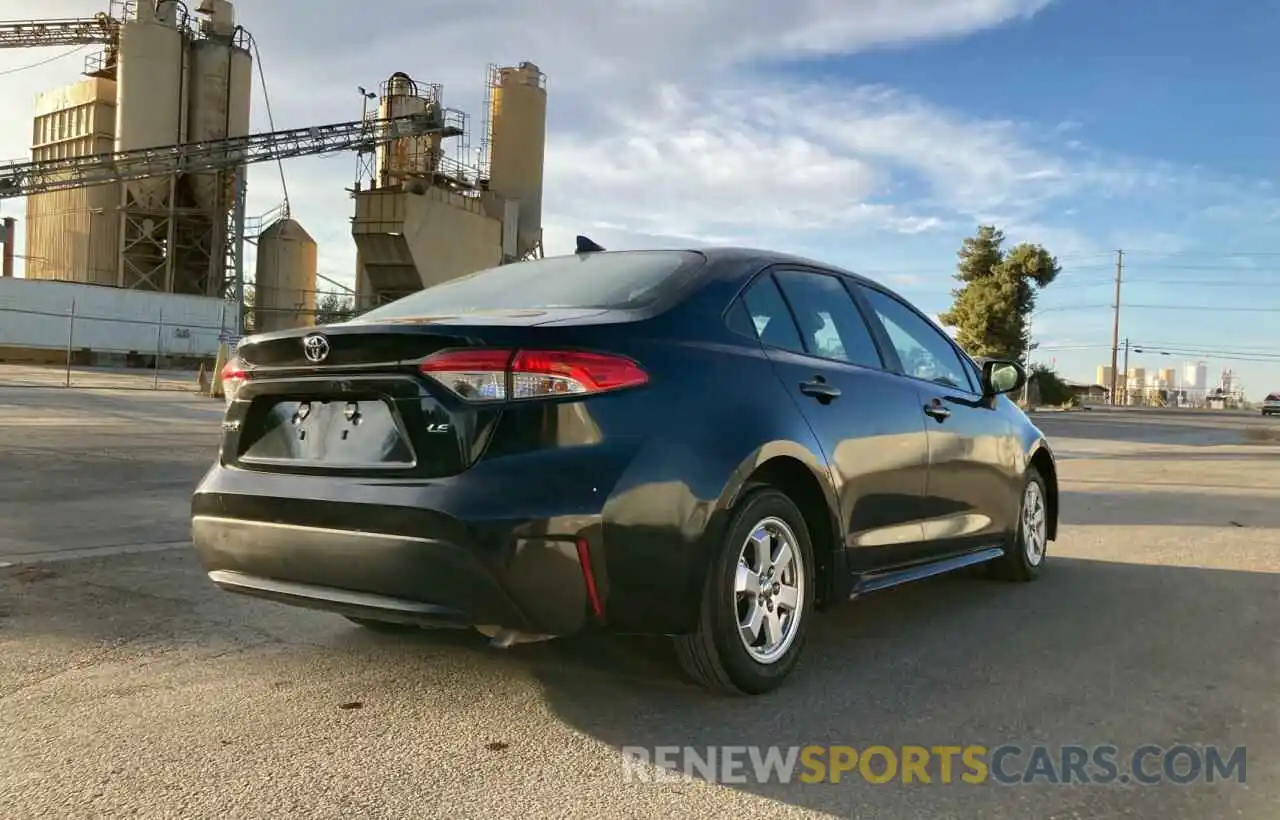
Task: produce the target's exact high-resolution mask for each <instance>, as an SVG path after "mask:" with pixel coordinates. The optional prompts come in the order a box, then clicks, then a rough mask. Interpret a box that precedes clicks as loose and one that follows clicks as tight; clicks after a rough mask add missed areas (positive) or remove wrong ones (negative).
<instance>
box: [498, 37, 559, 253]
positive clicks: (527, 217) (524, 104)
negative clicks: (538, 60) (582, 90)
mask: <svg viewBox="0 0 1280 820" xmlns="http://www.w3.org/2000/svg"><path fill="white" fill-rule="evenodd" d="M546 80H547V78H546V75H545V74H543V73H542V71H541V70H540V69H539V68H538V67H537V66H536V65H534V64H533V63H529V62H524V63H521V64H520V65H519V66H518V67H515V68H500V69H497V71H496V72H495V76H494V77H492V78H491V79H490V89H489V93H490V94H491V96H492V102H491V103H490V105H491V107H490V110H489V190H490V191H493V192H494V193H495V194H497V195H498V196H499V197H501V198H502V199H504V200H507V201H508V202H512V201H514V202H516V203H518V204H519V215H518V217H517V229H516V237H517V239H516V246H517V249H518V252H519V254H520V255H523V254H525V253H528V252H529V251H530V250H532V249H533V248H534V247H536V246H537V245H538V243H539V241H540V240H541V237H542V171H543V152H544V150H545V147H546V136H547V82H546Z"/></svg>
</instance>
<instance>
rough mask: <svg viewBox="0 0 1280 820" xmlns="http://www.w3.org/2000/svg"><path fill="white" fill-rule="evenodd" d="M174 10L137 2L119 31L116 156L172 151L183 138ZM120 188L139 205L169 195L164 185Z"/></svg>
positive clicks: (182, 55)
mask: <svg viewBox="0 0 1280 820" xmlns="http://www.w3.org/2000/svg"><path fill="white" fill-rule="evenodd" d="M179 6H180V4H179V3H176V2H173V1H172V0H161V1H160V2H159V3H152V2H148V0H142V2H139V3H138V4H137V11H136V16H135V17H134V18H132V19H129V20H126V21H124V23H123V24H121V26H120V56H119V65H118V67H117V69H116V144H115V149H116V151H132V150H134V149H136V148H155V147H159V146H164V145H173V144H175V143H179V142H183V141H184V139H185V137H186V129H185V124H186V109H187V104H186V101H187V83H186V76H187V71H186V68H187V64H186V48H185V46H186V39H185V37H184V34H183V31H182V30H181V28H180V26H179V15H180V14H181V12H180V8H179ZM125 187H126V190H127V191H128V192H129V195H130V196H132V198H133V199H134V200H136V201H137V202H138V203H139V204H141V205H147V206H156V205H161V204H162V203H164V202H165V201H166V200H167V198H168V195H169V181H168V180H167V179H161V178H156V177H153V178H151V179H143V180H137V181H133V182H129V183H127V184H126V186H125Z"/></svg>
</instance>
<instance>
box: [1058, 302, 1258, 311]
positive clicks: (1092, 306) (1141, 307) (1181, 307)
mask: <svg viewBox="0 0 1280 820" xmlns="http://www.w3.org/2000/svg"><path fill="white" fill-rule="evenodd" d="M1124 306H1125V308H1126V309H1130V308H1133V309H1136V310H1198V311H1202V312H1204V313H1212V312H1214V311H1229V312H1244V313H1280V307H1251V306H1250V307H1246V306H1243V305H1240V306H1236V305H1231V306H1223V307H1219V306H1217V305H1142V304H1130V303H1128V302H1125V305H1124ZM1114 307H1115V303H1114V302H1110V303H1108V302H1098V303H1095V304H1088V305H1056V306H1051V307H1045V308H1042V307H1037V308H1036V313H1048V312H1050V311H1063V310H1101V309H1102V308H1114Z"/></svg>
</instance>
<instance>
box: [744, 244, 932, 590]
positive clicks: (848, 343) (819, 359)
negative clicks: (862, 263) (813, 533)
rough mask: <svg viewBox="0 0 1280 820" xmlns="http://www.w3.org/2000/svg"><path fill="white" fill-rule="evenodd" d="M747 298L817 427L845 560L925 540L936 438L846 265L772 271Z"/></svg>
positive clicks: (876, 559) (869, 562) (770, 351)
mask: <svg viewBox="0 0 1280 820" xmlns="http://www.w3.org/2000/svg"><path fill="white" fill-rule="evenodd" d="M742 302H743V304H744V305H745V306H746V310H747V312H748V313H749V314H750V318H751V321H752V323H753V325H754V327H755V329H756V331H757V333H758V338H759V339H760V341H761V343H762V344H763V345H764V348H765V351H766V355H768V357H769V359H770V361H771V362H772V363H773V365H774V369H775V371H776V372H777V373H778V375H779V376H780V377H781V379H782V381H783V383H784V384H785V385H786V386H787V387H788V388H789V390H790V391H791V393H792V396H793V397H794V398H795V400H796V403H797V405H798V406H799V408H800V410H801V412H802V414H803V415H804V417H805V419H806V420H807V421H808V423H809V426H810V428H811V429H812V430H813V431H814V434H815V435H816V436H817V438H818V441H819V443H820V445H821V446H822V448H823V451H824V455H825V457H826V459H827V466H828V469H829V470H830V473H831V478H832V481H833V483H834V486H835V487H836V490H837V494H838V497H839V502H840V511H839V513H840V516H841V519H842V521H843V523H844V528H845V544H844V548H845V551H846V560H847V563H848V566H849V569H850V570H852V571H859V570H865V569H870V568H874V567H879V566H884V565H885V564H886V563H891V562H892V560H893V556H894V554H895V551H896V550H897V549H904V548H905V549H913V548H918V547H919V545H920V544H921V543H922V542H923V539H924V531H923V529H922V526H921V522H920V519H919V510H920V508H921V500H922V498H923V494H924V491H925V484H926V481H927V478H928V458H929V454H928V440H927V438H926V432H925V422H926V419H925V417H924V416H923V415H922V414H921V413H920V407H919V404H920V402H919V398H918V397H917V395H916V393H915V388H914V386H912V385H910V384H906V383H904V382H903V381H902V380H901V379H900V378H899V377H897V376H896V375H894V374H891V373H889V372H887V371H886V370H885V364H884V359H883V357H882V353H881V351H880V349H879V345H878V343H877V342H876V341H875V339H874V337H873V336H872V334H871V331H870V329H869V326H868V324H867V322H866V319H865V317H864V316H863V315H862V313H861V310H860V308H859V307H858V305H857V304H856V302H855V301H854V300H853V298H852V297H851V296H850V294H849V292H848V290H847V289H846V287H845V285H844V283H843V277H841V276H839V275H837V274H831V273H826V272H820V271H817V270H811V269H806V268H793V267H780V268H774V269H772V270H770V271H766V272H765V273H764V274H762V275H761V276H759V277H758V278H757V279H756V280H755V281H754V282H753V283H752V285H751V286H750V287H749V288H748V289H747V290H746V291H745V293H744V294H743V297H742Z"/></svg>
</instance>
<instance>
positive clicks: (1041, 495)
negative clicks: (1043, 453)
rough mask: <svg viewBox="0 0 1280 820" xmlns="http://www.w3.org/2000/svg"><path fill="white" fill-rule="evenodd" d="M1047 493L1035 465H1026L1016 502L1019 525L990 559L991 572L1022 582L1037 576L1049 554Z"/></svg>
mask: <svg viewBox="0 0 1280 820" xmlns="http://www.w3.org/2000/svg"><path fill="white" fill-rule="evenodd" d="M1048 500H1049V494H1048V492H1047V491H1046V489H1045V483H1044V478H1043V477H1041V475H1040V471H1039V470H1037V469H1036V468H1035V467H1028V468H1027V475H1026V479H1025V481H1024V482H1023V485H1022V497H1021V499H1020V500H1019V502H1018V529H1017V531H1016V532H1015V533H1014V535H1013V538H1011V539H1010V540H1009V543H1008V544H1007V545H1006V546H1005V548H1004V555H1002V556H1001V557H999V558H997V559H996V560H995V561H993V562H992V563H991V570H992V574H993V575H995V577H997V578H999V579H1001V580H1003V581H1017V582H1022V583H1025V582H1027V581H1034V580H1035V579H1036V578H1039V577H1040V573H1041V571H1042V570H1043V569H1044V564H1045V561H1046V560H1048V557H1049V503H1048Z"/></svg>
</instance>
